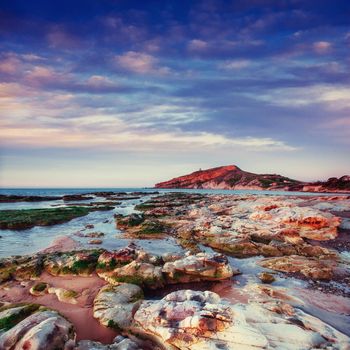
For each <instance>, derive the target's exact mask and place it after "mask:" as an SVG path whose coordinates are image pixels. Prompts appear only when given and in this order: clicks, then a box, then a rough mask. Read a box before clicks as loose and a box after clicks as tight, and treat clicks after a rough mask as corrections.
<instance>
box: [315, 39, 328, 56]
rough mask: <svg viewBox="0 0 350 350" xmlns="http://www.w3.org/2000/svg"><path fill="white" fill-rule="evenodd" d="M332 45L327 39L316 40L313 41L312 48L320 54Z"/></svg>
mask: <svg viewBox="0 0 350 350" xmlns="http://www.w3.org/2000/svg"><path fill="white" fill-rule="evenodd" d="M331 47H332V44H331V43H330V42H328V41H317V42H315V43H313V49H314V50H315V51H316V52H317V53H320V54H323V53H327V52H328V51H329V50H330V49H331Z"/></svg>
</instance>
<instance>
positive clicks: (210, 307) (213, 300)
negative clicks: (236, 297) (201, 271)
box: [134, 290, 349, 350]
mask: <svg viewBox="0 0 350 350" xmlns="http://www.w3.org/2000/svg"><path fill="white" fill-rule="evenodd" d="M134 319H135V331H138V332H140V333H141V334H147V335H148V336H149V337H150V338H151V339H153V340H155V341H156V342H158V343H160V344H162V345H163V346H165V348H166V349H172V350H173V349H190V350H199V349H201V350H203V349H208V350H209V349H210V350H211V349H213V350H215V349H217V350H219V349H226V350H229V349H232V350H234V349H245V350H247V349H250V350H253V349H255V350H256V349H293V350H297V349H298V350H307V349H310V350H311V349H315V348H327V349H348V345H349V338H348V337H346V336H345V335H343V334H342V333H340V332H338V331H336V330H335V329H333V328H332V327H330V326H328V325H326V324H324V323H323V322H321V321H320V320H318V319H317V318H315V317H312V316H310V315H308V314H306V313H304V312H302V311H301V310H299V309H296V308H293V307H292V306H291V305H289V304H286V303H283V302H279V301H269V302H265V303H258V302H252V303H250V304H241V303H237V304H234V305H232V304H229V303H227V302H224V301H223V300H222V299H220V297H219V296H218V295H217V294H215V293H212V292H195V291H191V290H181V291H177V292H173V293H171V294H168V295H167V296H166V297H165V298H163V299H162V300H159V301H145V302H143V303H142V304H141V306H140V308H139V309H138V310H137V312H136V313H135V316H134Z"/></svg>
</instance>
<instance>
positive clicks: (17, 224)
mask: <svg viewBox="0 0 350 350" xmlns="http://www.w3.org/2000/svg"><path fill="white" fill-rule="evenodd" d="M111 209H113V207H110V206H96V207H60V208H45V209H18V210H0V229H1V230H25V229H28V228H32V227H34V226H51V225H56V224H62V223H64V222H67V221H70V220H72V219H75V218H77V217H81V216H85V215H87V214H89V213H90V212H91V211H95V210H111Z"/></svg>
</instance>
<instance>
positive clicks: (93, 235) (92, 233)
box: [84, 232, 105, 238]
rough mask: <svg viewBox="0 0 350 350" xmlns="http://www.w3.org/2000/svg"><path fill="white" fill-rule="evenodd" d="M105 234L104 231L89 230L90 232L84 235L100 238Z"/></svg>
mask: <svg viewBox="0 0 350 350" xmlns="http://www.w3.org/2000/svg"><path fill="white" fill-rule="evenodd" d="M104 235H105V234H104V233H103V232H89V233H86V234H85V235H84V237H90V238H100V237H104Z"/></svg>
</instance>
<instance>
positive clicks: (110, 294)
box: [93, 283, 143, 330]
mask: <svg viewBox="0 0 350 350" xmlns="http://www.w3.org/2000/svg"><path fill="white" fill-rule="evenodd" d="M142 299H143V292H142V289H141V288H140V287H139V286H137V285H135V284H129V283H124V284H121V285H119V286H111V285H107V286H105V287H103V288H102V289H101V290H100V291H99V292H98V294H97V296H96V298H95V300H94V308H93V312H94V317H95V318H97V319H98V321H99V322H100V323H101V324H103V325H104V326H107V327H111V328H115V329H118V330H126V329H128V328H129V327H130V325H131V322H132V317H133V314H134V312H135V310H136V309H137V308H138V306H139V305H140V303H141V300H142Z"/></svg>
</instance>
